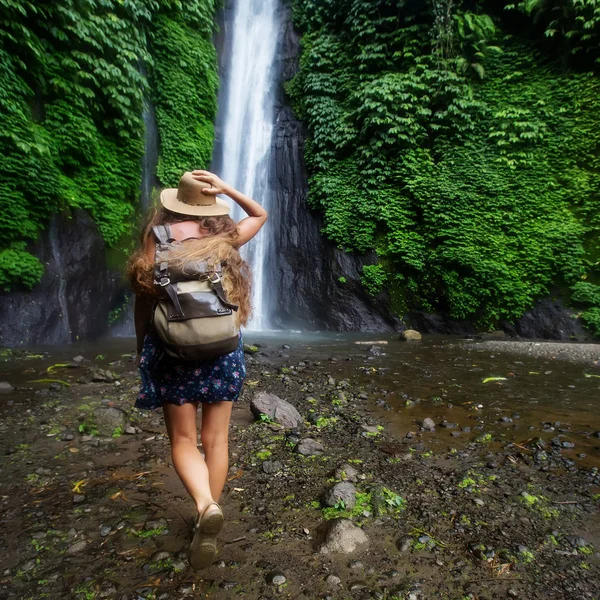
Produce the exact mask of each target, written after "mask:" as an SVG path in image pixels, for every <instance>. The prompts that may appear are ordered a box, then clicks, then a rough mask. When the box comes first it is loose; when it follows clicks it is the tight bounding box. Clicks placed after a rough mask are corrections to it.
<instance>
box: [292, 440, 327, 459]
mask: <svg viewBox="0 0 600 600" xmlns="http://www.w3.org/2000/svg"><path fill="white" fill-rule="evenodd" d="M294 451H295V452H297V453H298V454H302V456H316V455H319V454H323V453H324V452H325V447H324V446H323V444H321V443H320V442H317V440H313V439H312V438H304V439H303V440H300V441H299V442H298V444H297V446H296V447H295V448H294Z"/></svg>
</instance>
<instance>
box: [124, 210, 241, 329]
mask: <svg viewBox="0 0 600 600" xmlns="http://www.w3.org/2000/svg"><path fill="white" fill-rule="evenodd" d="M184 221H196V222H197V223H198V225H199V226H200V227H201V228H202V229H204V230H206V231H208V233H207V234H206V235H204V236H203V237H202V238H200V239H191V240H186V242H185V243H184V244H181V246H180V247H179V248H177V250H176V251H175V252H173V255H172V260H173V263H174V265H176V266H182V265H183V264H185V263H186V262H190V261H197V260H207V259H210V261H212V262H220V263H221V264H222V265H223V287H224V288H225V292H226V293H227V297H228V300H229V301H230V302H232V303H233V304H237V305H238V306H239V310H238V312H237V317H238V321H239V323H240V325H245V324H246V323H247V322H248V319H249V318H250V314H251V312H252V308H251V306H250V287H251V273H250V268H249V266H248V263H247V262H246V261H245V260H244V259H243V258H242V257H241V256H240V253H239V251H238V244H237V241H238V230H237V226H236V224H235V221H234V220H233V219H232V218H231V217H229V216H228V215H223V216H218V217H201V216H191V215H178V214H175V213H172V212H170V211H168V210H167V209H165V208H163V207H160V208H158V209H153V212H152V213H151V214H150V216H149V218H148V223H147V225H146V226H145V227H144V229H143V230H142V235H141V243H140V247H139V248H138V249H137V250H136V251H135V252H134V253H133V255H132V256H131V258H130V259H129V266H128V269H127V274H128V277H129V281H130V283H131V287H132V288H133V290H134V291H135V293H136V294H138V295H142V296H151V297H158V291H159V290H158V288H157V286H156V285H155V284H154V283H153V279H154V277H153V274H154V263H153V262H151V261H149V260H148V257H147V255H146V242H147V240H148V237H149V236H150V235H152V227H156V226H157V225H171V224H173V223H182V222H184Z"/></svg>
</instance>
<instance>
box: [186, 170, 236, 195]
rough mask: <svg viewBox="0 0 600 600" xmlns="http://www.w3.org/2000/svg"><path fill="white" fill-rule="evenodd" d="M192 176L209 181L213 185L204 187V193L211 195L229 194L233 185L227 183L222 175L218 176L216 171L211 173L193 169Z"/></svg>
mask: <svg viewBox="0 0 600 600" xmlns="http://www.w3.org/2000/svg"><path fill="white" fill-rule="evenodd" d="M192 176H193V177H194V179H196V180H197V181H204V182H205V183H209V184H210V185H211V187H209V188H205V189H204V191H203V193H204V194H207V195H210V196H216V195H217V194H225V195H227V196H229V192H230V191H231V186H229V185H227V184H226V183H225V182H224V181H223V180H222V179H221V178H220V177H217V176H216V175H215V174H214V173H211V172H210V171H192Z"/></svg>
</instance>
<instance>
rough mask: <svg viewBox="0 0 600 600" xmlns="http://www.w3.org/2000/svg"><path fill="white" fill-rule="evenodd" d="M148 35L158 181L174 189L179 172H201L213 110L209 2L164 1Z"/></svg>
mask: <svg viewBox="0 0 600 600" xmlns="http://www.w3.org/2000/svg"><path fill="white" fill-rule="evenodd" d="M163 5H164V7H165V8H168V7H171V10H165V12H164V13H163V14H160V15H159V16H158V17H157V19H156V21H155V27H154V31H153V35H152V49H153V55H154V61H155V62H154V72H153V82H154V87H155V103H156V120H157V124H158V130H159V134H160V141H161V146H160V156H159V162H158V169H157V171H158V177H159V179H160V181H161V182H162V183H163V184H164V185H166V186H172V187H177V183H178V181H179V178H180V177H181V174H182V173H183V172H184V171H189V170H192V169H202V168H206V167H207V165H208V164H209V163H210V159H211V156H212V146H213V138H214V127H213V122H214V118H215V115H216V112H217V89H218V76H217V55H216V50H215V48H214V46H213V44H212V39H211V38H212V33H213V30H214V23H213V15H214V10H215V1H214V0H194V1H193V2H189V3H186V6H185V10H181V3H180V2H172V1H168V0H166V1H163Z"/></svg>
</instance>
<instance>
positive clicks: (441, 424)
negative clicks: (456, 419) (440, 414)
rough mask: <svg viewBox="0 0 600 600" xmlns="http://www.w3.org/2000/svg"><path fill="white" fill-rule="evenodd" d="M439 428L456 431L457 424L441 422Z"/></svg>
mask: <svg viewBox="0 0 600 600" xmlns="http://www.w3.org/2000/svg"><path fill="white" fill-rule="evenodd" d="M440 427H444V428H445V429H456V428H457V427H458V423H450V422H449V421H442V422H441V423H440Z"/></svg>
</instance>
